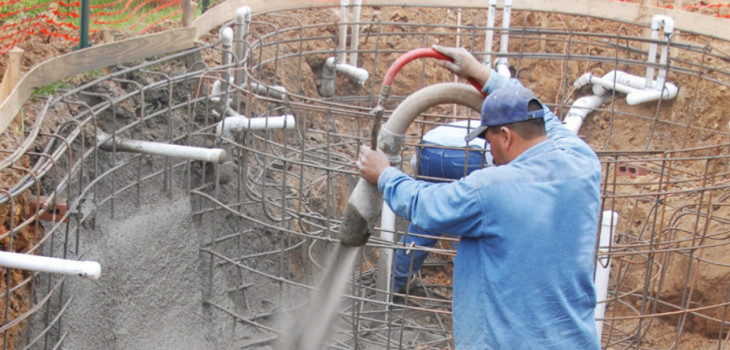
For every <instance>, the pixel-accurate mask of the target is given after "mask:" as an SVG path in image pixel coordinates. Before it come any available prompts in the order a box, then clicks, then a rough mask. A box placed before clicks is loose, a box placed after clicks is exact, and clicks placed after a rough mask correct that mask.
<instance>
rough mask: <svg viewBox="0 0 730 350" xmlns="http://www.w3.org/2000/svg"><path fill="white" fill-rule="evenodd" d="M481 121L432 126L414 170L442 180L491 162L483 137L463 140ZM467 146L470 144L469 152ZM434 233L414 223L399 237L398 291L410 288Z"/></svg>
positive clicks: (413, 161)
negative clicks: (410, 283)
mask: <svg viewBox="0 0 730 350" xmlns="http://www.w3.org/2000/svg"><path fill="white" fill-rule="evenodd" d="M478 125H479V122H478V121H470V120H460V121H456V122H452V123H449V124H446V125H440V126H438V127H436V128H433V129H431V130H429V131H428V132H427V133H426V134H424V135H423V138H422V139H421V143H420V144H419V146H417V147H416V152H415V153H414V155H413V158H412V159H411V167H412V169H413V174H417V175H418V176H421V177H423V178H424V179H425V180H426V181H432V182H443V181H449V180H458V179H460V178H462V177H464V176H466V175H469V174H470V173H471V172H472V171H474V170H477V169H481V168H483V167H485V166H488V165H489V164H491V163H492V157H491V155H490V154H489V153H488V150H489V149H488V148H487V147H485V146H487V145H486V142H485V141H484V139H481V138H474V139H473V140H471V141H469V142H466V141H465V140H464V138H465V137H466V135H467V133H468V131H469V130H472V129H473V128H474V127H476V126H478ZM466 147H469V153H468V154H467V152H466ZM432 236H438V234H436V233H429V232H426V231H424V230H422V229H420V228H418V227H417V226H415V225H413V224H411V225H409V226H408V229H407V234H406V235H403V236H402V237H401V238H400V241H399V242H400V244H401V246H403V247H405V248H404V249H398V250H397V251H396V259H395V272H394V274H393V290H394V291H395V292H396V293H406V292H408V290H407V286H408V282H409V280H410V277H411V276H414V275H415V274H416V273H417V272H418V271H420V269H421V266H422V265H423V262H424V261H425V260H426V258H427V257H428V251H427V250H425V249H422V248H423V247H428V248H431V247H433V246H435V245H436V242H437V241H438V240H437V239H436V238H433V237H432ZM397 300H402V298H398V299H397Z"/></svg>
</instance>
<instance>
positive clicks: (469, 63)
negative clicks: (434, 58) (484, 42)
mask: <svg viewBox="0 0 730 350" xmlns="http://www.w3.org/2000/svg"><path fill="white" fill-rule="evenodd" d="M433 49H434V50H436V51H437V52H438V53H440V54H443V55H444V56H447V57H450V58H451V59H452V60H454V61H453V62H449V61H447V60H440V61H438V64H439V65H440V66H441V67H444V68H446V69H448V70H450V71H451V72H453V73H454V74H456V75H458V76H459V77H461V78H464V79H467V80H469V79H471V80H473V81H474V82H476V83H478V84H480V85H482V86H484V85H485V84H486V83H487V80H489V74H490V73H491V69H489V67H487V66H485V65H483V64H482V63H480V62H479V61H477V59H476V58H475V57H474V56H473V55H472V54H471V53H470V52H469V51H467V50H466V49H465V48H455V47H443V46H438V45H434V46H433Z"/></svg>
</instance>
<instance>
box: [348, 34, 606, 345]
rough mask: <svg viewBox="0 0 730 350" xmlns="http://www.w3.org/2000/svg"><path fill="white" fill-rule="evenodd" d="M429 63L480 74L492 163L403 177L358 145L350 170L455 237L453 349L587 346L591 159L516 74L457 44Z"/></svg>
mask: <svg viewBox="0 0 730 350" xmlns="http://www.w3.org/2000/svg"><path fill="white" fill-rule="evenodd" d="M435 49H436V50H437V51H439V52H441V53H442V54H444V55H446V56H449V57H451V58H452V59H453V62H447V61H442V62H441V65H442V66H443V67H445V68H446V69H449V70H451V71H452V72H454V73H456V74H457V75H459V76H460V77H462V78H466V79H473V80H475V81H478V82H482V83H484V91H485V92H486V93H488V94H489V96H488V97H487V98H486V99H485V100H484V102H483V105H482V111H481V125H480V127H479V128H477V129H476V130H474V131H473V132H471V133H470V134H469V135H468V136H467V140H469V139H473V138H475V137H481V138H484V139H485V140H486V141H487V142H489V144H490V146H491V148H490V152H491V154H492V156H493V158H494V163H495V165H497V166H495V167H488V168H485V169H481V170H476V171H474V172H473V173H471V174H470V175H469V176H467V177H465V178H463V179H461V180H459V181H455V182H450V183H429V182H424V181H418V180H415V179H413V178H411V177H409V176H407V175H405V174H404V173H402V172H401V171H399V170H398V169H396V168H394V167H390V164H389V161H388V159H387V158H386V156H385V155H384V154H383V153H382V152H381V151H374V150H371V149H369V148H367V147H361V149H360V154H359V157H358V160H357V166H358V168H359V170H360V174H361V176H362V177H363V178H364V179H365V180H367V181H368V182H370V183H372V184H376V185H377V186H378V190H379V191H380V192H381V193H382V194H383V198H384V199H385V201H386V203H387V204H388V205H389V206H390V207H391V209H393V211H394V212H395V213H396V214H398V215H400V216H402V217H404V218H406V219H409V220H411V223H412V224H413V225H415V226H417V227H419V228H421V229H423V230H425V231H427V232H434V233H437V234H450V235H455V236H459V237H461V241H460V243H459V248H458V252H457V255H456V258H455V260H454V278H453V281H454V282H453V284H454V293H453V314H454V317H453V318H454V338H455V343H456V347H457V349H598V348H600V344H599V341H598V337H597V334H596V329H595V325H594V313H593V310H594V308H595V305H596V296H595V290H594V286H593V253H594V248H595V240H596V238H595V236H596V232H597V229H598V214H599V207H600V178H601V166H600V163H599V161H598V158H597V157H596V155H595V154H594V152H593V151H592V150H591V149H590V147H589V146H588V145H587V144H585V143H584V142H583V141H582V140H580V139H579V138H578V137H577V136H576V135H575V134H573V133H572V132H570V131H569V130H568V129H566V128H565V127H563V126H562V125H561V123H560V121H559V120H558V119H557V117H556V116H555V115H554V114H553V113H552V112H551V111H550V110H549V109H548V108H547V107H545V106H543V105H542V103H540V101H539V100H538V99H537V97H536V96H535V94H534V93H532V91H530V90H529V89H526V88H524V87H523V86H522V85H521V84H520V83H519V82H518V81H517V80H515V79H508V78H506V77H503V76H500V75H499V74H493V73H494V72H493V71H491V70H490V69H489V68H487V67H486V66H483V65H481V64H480V63H479V62H478V61H477V60H476V59H475V58H474V57H473V56H472V55H471V54H470V53H469V52H467V51H466V50H464V49H452V48H441V47H435Z"/></svg>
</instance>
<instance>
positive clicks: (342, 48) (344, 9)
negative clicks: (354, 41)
mask: <svg viewBox="0 0 730 350" xmlns="http://www.w3.org/2000/svg"><path fill="white" fill-rule="evenodd" d="M349 7H350V0H340V11H341V13H340V42H339V43H338V44H339V49H338V50H337V64H343V63H345V60H346V59H347V21H348V20H349V18H348V17H349Z"/></svg>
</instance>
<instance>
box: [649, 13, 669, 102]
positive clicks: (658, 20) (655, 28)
mask: <svg viewBox="0 0 730 350" xmlns="http://www.w3.org/2000/svg"><path fill="white" fill-rule="evenodd" d="M661 26H664V39H665V40H666V44H664V46H663V48H662V54H661V58H660V60H659V63H660V64H661V65H666V63H667V56H668V55H669V39H670V38H671V36H672V32H673V31H674V20H673V19H672V18H671V17H669V16H665V15H656V16H654V17H653V18H652V20H651V38H652V39H654V40H657V39H659V28H660V27H661ZM656 49H657V44H656V43H655V42H652V43H651V44H650V45H649V57H648V58H647V61H648V62H649V66H647V67H646V80H645V85H644V86H645V87H647V88H655V89H656V86H657V85H659V86H661V85H662V84H664V80H665V78H666V75H667V72H666V69H660V70H659V74H658V77H657V81H656V82H654V66H653V64H654V62H656Z"/></svg>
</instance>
